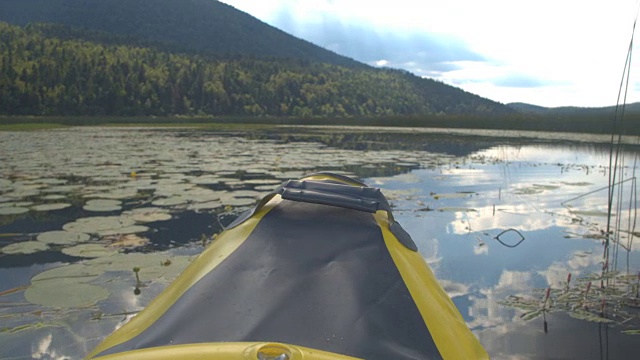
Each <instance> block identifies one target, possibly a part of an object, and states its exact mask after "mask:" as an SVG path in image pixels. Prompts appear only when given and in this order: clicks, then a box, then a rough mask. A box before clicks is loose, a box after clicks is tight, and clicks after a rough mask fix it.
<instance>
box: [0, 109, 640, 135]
mask: <svg viewBox="0 0 640 360" xmlns="http://www.w3.org/2000/svg"><path fill="white" fill-rule="evenodd" d="M625 120H626V121H625V123H624V124H623V125H622V126H620V127H619V130H618V131H619V132H620V133H622V134H624V135H632V136H640V118H637V117H635V116H629V118H628V119H625ZM38 124H40V125H38ZM611 124H612V122H611V119H609V118H608V117H606V116H604V117H603V116H581V117H575V116H566V117H536V116H529V115H521V114H520V115H516V116H513V115H511V116H501V117H498V116H487V117H483V116H462V115H446V116H438V115H426V116H387V117H370V118H366V117H346V118H317V117H316V118H294V117H248V116H224V117H211V116H203V117H198V116H191V117H188V116H176V117H144V116H139V117H130V116H123V117H113V116H69V117H64V116H46V117H44V116H43V117H37V116H0V130H3V129H18V130H20V129H25V130H29V129H38V128H41V129H45V128H52V127H54V126H56V125H57V126H145V127H173V126H179V127H206V128H211V129H216V128H234V127H237V128H243V129H246V128H247V127H248V126H249V127H252V128H253V127H256V128H268V127H273V126H277V125H289V126H295V125H315V126H322V125H327V126H336V125H340V126H363V127H396V128H408V127H411V128H436V129H438V128H440V129H478V130H520V131H549V132H565V133H587V134H608V135H610V134H611V133H612V129H611V126H612V125H611ZM12 125H13V126H17V127H15V128H14V127H11V126H12Z"/></svg>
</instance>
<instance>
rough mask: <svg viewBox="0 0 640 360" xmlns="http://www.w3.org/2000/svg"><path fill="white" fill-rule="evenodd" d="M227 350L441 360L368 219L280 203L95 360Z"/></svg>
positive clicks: (324, 208)
mask: <svg viewBox="0 0 640 360" xmlns="http://www.w3.org/2000/svg"><path fill="white" fill-rule="evenodd" d="M229 341H274V342H283V343H289V344H294V345H300V346H306V347H310V348H315V349H321V350H326V351H331V352H335V353H339V354H344V355H350V356H355V357H360V358H365V359H440V358H441V356H440V354H439V352H438V350H437V348H436V346H435V344H434V342H433V339H432V338H431V335H430V334H429V332H428V330H427V327H426V325H425V324H424V322H423V320H422V317H421V315H420V313H419V311H418V309H417V307H416V305H415V303H414V302H413V299H412V298H411V296H410V294H409V292H408V290H407V288H406V286H405V285H404V282H403V281H402V278H401V276H400V273H399V272H398V270H397V269H396V267H395V264H394V263H393V260H392V259H391V256H390V254H389V253H388V250H387V249H386V246H385V244H384V241H383V239H382V233H381V231H380V228H379V227H378V225H377V223H376V222H375V219H374V218H373V216H372V215H371V214H369V213H365V212H359V211H355V210H349V209H344V208H337V207H333V206H326V205H317V204H309V203H301V202H292V201H287V200H284V201H283V202H282V203H280V204H279V205H278V206H277V207H276V208H274V209H272V210H271V211H270V212H269V213H268V214H267V215H266V216H265V217H264V218H263V219H262V220H261V222H260V224H258V226H257V227H256V229H255V230H254V232H253V233H252V234H251V235H250V236H249V238H248V239H247V240H246V241H245V243H243V244H242V245H241V246H240V247H239V248H238V249H237V250H236V251H235V252H234V253H233V254H232V255H230V256H229V257H228V258H227V259H225V260H224V261H223V262H222V263H221V264H220V265H219V266H218V267H217V268H216V269H214V270H213V271H212V272H211V273H209V274H208V275H206V276H205V277H204V278H203V279H201V280H200V281H199V282H198V283H197V284H196V285H194V287H192V288H191V289H190V290H188V291H187V292H186V293H185V294H184V296H183V297H182V298H181V299H180V300H179V301H178V302H177V303H175V304H174V305H173V306H172V307H171V308H170V309H169V310H168V311H167V312H166V313H165V314H164V315H162V317H160V319H158V321H156V323H155V324H153V325H152V326H151V327H150V328H149V329H147V330H145V331H144V332H143V333H142V334H140V335H139V336H138V337H136V338H135V339H133V340H131V341H129V342H126V343H124V344H121V345H119V346H116V347H115V348H112V349H110V350H108V351H107V352H105V353H103V354H101V355H105V354H111V353H116V352H119V351H125V350H130V349H139V348H147V347H155V346H163V345H169V344H172V345H176V344H187V343H198V342H229Z"/></svg>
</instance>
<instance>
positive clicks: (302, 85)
mask: <svg viewBox="0 0 640 360" xmlns="http://www.w3.org/2000/svg"><path fill="white" fill-rule="evenodd" d="M78 31H79V30H74V29H69V28H66V27H62V26H60V25H29V26H26V27H24V28H22V27H18V26H12V25H9V24H7V23H1V22H0V114H5V115H6V114H8V115H16V114H21V115H133V116H136V115H144V116H147V115H270V116H301V117H306V116H332V117H341V116H361V115H363V116H379V115H416V114H474V115H475V114H484V115H496V114H505V113H512V112H513V110H512V109H509V108H508V107H506V106H504V105H502V104H499V103H496V102H493V101H490V100H487V99H484V98H481V97H479V96H476V95H473V94H469V93H466V92H464V91H462V90H460V89H458V88H455V87H451V86H447V85H444V84H442V83H439V82H436V81H433V80H428V79H422V78H419V77H416V76H414V75H412V74H410V73H407V72H404V71H399V70H390V69H373V68H369V67H355V68H353V67H343V66H338V65H332V64H326V63H319V62H308V61H300V60H279V61H273V60H260V59H255V58H248V57H236V58H233V59H221V58H211V57H208V56H203V55H193V54H190V55H189V54H179V53H170V52H163V51H160V50H157V49H155V48H149V47H141V46H139V45H134V44H138V41H137V40H135V39H134V40H132V42H133V44H132V45H123V42H126V41H124V40H123V38H118V37H112V36H111V35H108V34H100V33H92V34H91V36H90V37H91V38H94V39H96V41H87V40H82V39H78V38H77V36H75V34H77V33H78Z"/></svg>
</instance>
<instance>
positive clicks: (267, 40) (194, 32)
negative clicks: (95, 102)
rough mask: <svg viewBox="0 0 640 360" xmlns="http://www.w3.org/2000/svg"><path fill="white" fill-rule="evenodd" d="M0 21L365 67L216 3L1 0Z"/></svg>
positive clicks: (184, 47) (194, 48)
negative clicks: (62, 25)
mask: <svg viewBox="0 0 640 360" xmlns="http://www.w3.org/2000/svg"><path fill="white" fill-rule="evenodd" d="M0 21H5V22H8V23H11V24H17V25H26V24H28V23H57V24H64V25H67V26H71V27H77V28H84V29H91V30H98V31H102V32H107V33H112V34H118V35H125V36H132V37H138V38H143V39H147V40H151V41H156V42H162V43H168V44H171V45H173V46H174V47H177V48H179V49H181V50H182V51H185V52H205V53H209V54H218V55H238V54H239V55H245V56H246V55H248V56H255V57H261V58H265V57H276V58H295V59H302V60H306V61H314V62H324V63H329V64H335V65H342V66H350V67H354V66H355V67H361V66H366V65H364V64H361V63H359V62H356V61H355V60H352V59H349V58H346V57H344V56H340V55H338V54H336V53H333V52H331V51H328V50H326V49H323V48H320V47H318V46H315V45H313V44H311V43H309V42H307V41H304V40H301V39H298V38H296V37H293V36H291V35H289V34H286V33H285V32H283V31H281V30H278V29H276V28H274V27H272V26H270V25H267V24H265V23H263V22H261V21H259V20H258V19H256V18H254V17H252V16H250V15H248V14H246V13H244V12H241V11H239V10H237V9H235V8H233V7H231V6H229V5H227V4H224V3H221V2H218V1H215V0H2V1H0Z"/></svg>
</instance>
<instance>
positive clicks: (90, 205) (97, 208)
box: [82, 199, 122, 212]
mask: <svg viewBox="0 0 640 360" xmlns="http://www.w3.org/2000/svg"><path fill="white" fill-rule="evenodd" d="M82 209H84V210H86V211H94V212H111V211H118V210H122V203H121V202H120V201H118V200H103V199H98V200H89V201H87V203H86V204H85V205H84V206H83V207H82Z"/></svg>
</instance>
